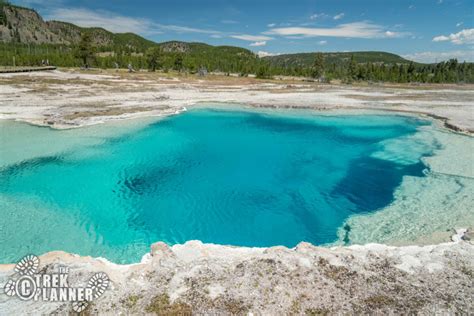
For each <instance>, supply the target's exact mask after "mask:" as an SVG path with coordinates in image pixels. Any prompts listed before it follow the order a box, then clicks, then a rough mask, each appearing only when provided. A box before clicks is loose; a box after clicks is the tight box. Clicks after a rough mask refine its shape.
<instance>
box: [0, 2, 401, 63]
mask: <svg viewBox="0 0 474 316" xmlns="http://www.w3.org/2000/svg"><path fill="white" fill-rule="evenodd" d="M83 32H89V33H91V34H92V39H93V42H94V45H95V46H96V47H97V50H98V51H99V52H107V51H128V52H135V53H144V52H145V51H146V50H147V49H148V48H149V47H152V46H154V45H160V46H161V47H162V48H163V50H164V51H165V52H181V53H190V54H191V55H195V57H196V58H198V57H199V56H205V57H208V56H212V55H218V56H221V57H224V56H225V55H232V56H233V58H235V57H237V58H238V57H239V56H240V57H242V58H243V57H252V58H253V57H254V53H253V52H251V51H250V50H248V49H245V48H240V47H233V46H211V45H207V44H204V43H185V42H180V41H171V42H165V43H160V44H158V43H155V42H153V41H150V40H147V39H145V38H143V37H141V36H139V35H136V34H133V33H112V32H109V31H107V30H105V29H103V28H98V27H92V28H84V27H80V26H77V25H74V24H72V23H67V22H61V21H44V20H43V18H42V17H41V16H40V15H39V14H38V13H37V12H36V11H35V10H33V9H29V8H24V7H20V6H16V5H12V4H8V3H4V2H2V1H1V0H0V42H3V43H18V44H50V45H66V46H71V45H74V44H77V43H78V42H79V40H80V38H81V33H83ZM351 54H354V57H355V58H356V61H357V62H359V63H363V62H368V61H370V62H374V63H376V62H384V63H408V61H407V60H405V59H403V58H402V57H400V56H398V55H395V54H390V53H384V52H355V53H325V57H326V62H327V63H338V62H341V61H347V60H349V59H350V56H351ZM216 57H217V56H216ZM264 59H265V60H268V61H269V62H270V63H271V64H273V65H275V66H279V67H288V66H290V67H293V66H301V67H307V66H311V65H312V64H313V62H314V54H313V53H301V54H288V55H279V56H272V57H265V58H264Z"/></svg>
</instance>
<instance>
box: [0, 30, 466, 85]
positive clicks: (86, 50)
mask: <svg viewBox="0 0 474 316" xmlns="http://www.w3.org/2000/svg"><path fill="white" fill-rule="evenodd" d="M13 60H14V62H15V65H16V66H34V65H40V64H41V63H42V62H44V61H45V60H48V61H49V64H50V65H56V66H59V67H84V66H88V67H98V68H103V69H107V68H116V67H120V68H126V67H127V66H128V65H131V66H132V67H133V68H134V69H148V70H150V71H164V72H167V71H170V70H174V71H180V72H190V73H196V72H198V71H199V70H200V69H206V71H209V72H223V73H238V74H240V75H241V76H247V75H249V74H254V75H256V77H257V78H271V77H273V76H278V75H285V76H302V77H308V78H313V79H314V80H319V81H323V82H330V81H331V80H341V81H342V82H346V83H350V82H355V81H369V82H370V81H371V82H398V83H408V82H420V83H474V64H473V63H466V62H463V63H459V62H458V61H457V60H456V59H451V60H449V61H445V62H440V63H436V64H418V63H414V62H410V63H399V64H394V63H373V62H367V63H357V62H356V61H355V59H354V56H353V55H352V56H351V58H350V59H349V60H344V61H341V62H327V61H325V58H324V55H323V54H322V53H315V54H314V63H313V65H312V66H311V67H304V66H287V67H282V66H276V65H273V64H272V63H271V61H270V60H266V59H262V58H258V57H257V56H256V55H255V54H253V53H250V52H248V53H245V52H244V50H241V49H238V48H233V47H227V48H226V47H222V48H221V47H219V48H216V47H212V46H207V45H203V46H202V47H198V48H196V49H193V50H192V51H190V52H170V51H165V50H164V49H163V48H162V47H161V46H159V45H155V46H152V47H150V48H148V49H146V50H144V51H142V52H137V51H136V50H135V51H134V50H130V49H127V48H125V49H123V50H122V49H120V48H119V47H117V48H115V49H114V50H113V51H109V52H106V51H103V49H101V48H95V47H94V46H93V45H92V38H91V35H90V34H89V33H84V34H83V35H82V37H81V41H80V42H79V43H78V44H77V45H75V46H66V45H51V44H42V45H38V44H37V45H28V44H21V43H0V65H4V66H12V65H13Z"/></svg>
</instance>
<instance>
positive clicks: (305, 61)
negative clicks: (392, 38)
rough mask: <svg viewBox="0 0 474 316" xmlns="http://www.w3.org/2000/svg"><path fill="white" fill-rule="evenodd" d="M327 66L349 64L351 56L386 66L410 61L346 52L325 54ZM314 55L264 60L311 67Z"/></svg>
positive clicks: (360, 60) (390, 55)
mask: <svg viewBox="0 0 474 316" xmlns="http://www.w3.org/2000/svg"><path fill="white" fill-rule="evenodd" d="M323 55H324V60H325V63H326V64H339V63H347V62H349V61H350V59H351V56H354V60H355V61H356V62H357V63H368V62H370V63H384V64H408V63H410V61H409V60H407V59H404V58H402V57H400V56H398V55H396V54H392V53H386V52H370V51H368V52H347V53H346V52H344V53H337V52H335V53H323ZM314 58H315V54H314V53H297V54H284V55H276V56H267V57H263V59H265V60H267V61H269V62H270V63H271V64H272V65H273V66H277V67H282V68H287V67H303V68H306V67H311V66H312V65H313V63H314Z"/></svg>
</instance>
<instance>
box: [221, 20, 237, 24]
mask: <svg viewBox="0 0 474 316" xmlns="http://www.w3.org/2000/svg"><path fill="white" fill-rule="evenodd" d="M221 23H223V24H239V22H237V21H234V20H221Z"/></svg>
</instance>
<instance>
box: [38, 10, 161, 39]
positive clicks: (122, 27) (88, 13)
mask: <svg viewBox="0 0 474 316" xmlns="http://www.w3.org/2000/svg"><path fill="white" fill-rule="evenodd" d="M46 18H47V19H48V20H59V21H65V22H70V23H74V24H77V25H79V26H82V27H92V26H94V27H103V28H105V29H106V30H109V31H111V32H122V33H123V32H133V33H142V34H143V33H147V32H148V31H150V29H151V28H152V22H151V21H149V20H147V19H140V18H131V17H126V16H121V15H118V14H114V13H111V12H106V11H92V10H89V9H80V8H71V9H66V8H58V9H53V11H51V12H50V13H49V14H47V15H46Z"/></svg>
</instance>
